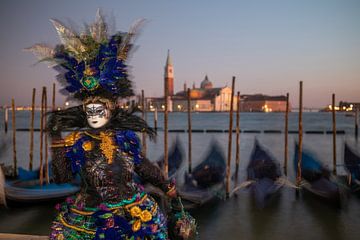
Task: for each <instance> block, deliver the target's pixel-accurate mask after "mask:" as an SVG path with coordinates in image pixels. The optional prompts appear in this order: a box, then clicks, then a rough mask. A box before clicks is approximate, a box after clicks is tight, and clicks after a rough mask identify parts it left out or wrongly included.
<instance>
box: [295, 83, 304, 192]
mask: <svg viewBox="0 0 360 240" xmlns="http://www.w3.org/2000/svg"><path fill="white" fill-rule="evenodd" d="M302 101H303V82H302V81H300V90H299V148H298V162H297V173H296V185H297V186H298V187H299V186H300V183H301V179H302V176H301V161H302V144H303V126H302V111H303V102H302ZM296 193H297V194H299V191H298V189H296Z"/></svg>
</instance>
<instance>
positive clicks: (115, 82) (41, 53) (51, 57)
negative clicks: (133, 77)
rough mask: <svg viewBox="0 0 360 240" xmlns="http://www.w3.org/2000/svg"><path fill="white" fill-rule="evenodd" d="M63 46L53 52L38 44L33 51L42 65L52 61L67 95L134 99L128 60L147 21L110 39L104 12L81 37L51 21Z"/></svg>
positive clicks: (98, 13)
mask: <svg viewBox="0 0 360 240" xmlns="http://www.w3.org/2000/svg"><path fill="white" fill-rule="evenodd" d="M51 22H52V24H53V25H54V27H55V29H56V31H57V33H58V35H59V38H60V41H61V44H59V45H57V46H56V47H55V48H51V47H49V46H47V45H45V44H36V45H34V46H32V47H30V48H27V49H26V50H29V51H31V52H32V53H34V54H35V56H37V57H38V58H39V59H40V61H49V62H51V63H52V67H53V68H54V69H55V70H56V71H58V72H59V74H58V75H57V80H58V81H59V82H60V83H61V84H62V85H63V86H64V88H63V89H62V90H61V92H62V93H63V94H68V95H70V96H71V97H74V98H76V99H79V100H85V99H88V98H91V97H95V96H97V97H103V98H107V99H110V100H113V101H115V100H116V99H117V98H118V97H128V96H132V95H133V90H132V84H131V81H130V80H129V76H128V72H127V65H126V60H127V58H128V55H129V51H130V50H131V48H132V46H133V41H134V37H135V35H136V33H137V31H138V30H139V27H140V26H141V25H142V23H143V22H144V20H139V21H137V22H135V24H134V25H133V26H132V27H131V28H130V30H129V32H126V33H124V32H117V33H115V34H114V35H111V36H109V35H108V27H107V24H106V23H105V21H104V18H103V16H102V15H101V14H100V11H99V10H98V11H97V14H96V19H95V22H94V23H93V24H91V25H90V26H87V27H86V29H85V31H84V32H82V33H81V34H79V33H76V32H75V31H74V30H72V29H71V28H69V27H66V26H65V25H63V24H62V23H60V22H59V21H57V20H53V19H52V20H51Z"/></svg>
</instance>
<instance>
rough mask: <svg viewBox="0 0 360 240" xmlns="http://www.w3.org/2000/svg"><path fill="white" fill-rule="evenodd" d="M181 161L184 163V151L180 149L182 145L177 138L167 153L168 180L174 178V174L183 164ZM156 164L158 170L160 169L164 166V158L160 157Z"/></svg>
mask: <svg viewBox="0 0 360 240" xmlns="http://www.w3.org/2000/svg"><path fill="white" fill-rule="evenodd" d="M183 161H184V151H183V148H182V144H181V141H180V140H179V138H176V140H175V142H174V143H173V145H172V146H171V148H170V151H169V157H168V164H169V165H168V175H169V178H173V177H175V174H176V173H177V171H178V170H179V168H180V167H181V165H182V164H183ZM156 163H157V165H158V166H159V167H160V169H162V168H163V165H164V157H161V159H159V160H158V161H157V162H156Z"/></svg>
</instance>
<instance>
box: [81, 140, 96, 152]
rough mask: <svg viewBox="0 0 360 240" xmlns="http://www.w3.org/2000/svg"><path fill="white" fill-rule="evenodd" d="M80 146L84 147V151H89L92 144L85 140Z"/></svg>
mask: <svg viewBox="0 0 360 240" xmlns="http://www.w3.org/2000/svg"><path fill="white" fill-rule="evenodd" d="M82 148H83V149H84V151H90V150H92V148H93V144H92V142H90V141H86V142H84V143H83V145H82Z"/></svg>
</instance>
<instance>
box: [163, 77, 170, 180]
mask: <svg viewBox="0 0 360 240" xmlns="http://www.w3.org/2000/svg"><path fill="white" fill-rule="evenodd" d="M168 89H169V86H168V81H166V80H165V84H164V106H165V108H164V169H163V170H164V175H165V178H166V179H167V178H168V177H169V174H168V172H169V159H168V158H169V157H168V154H169V152H168V96H169V90H168Z"/></svg>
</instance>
